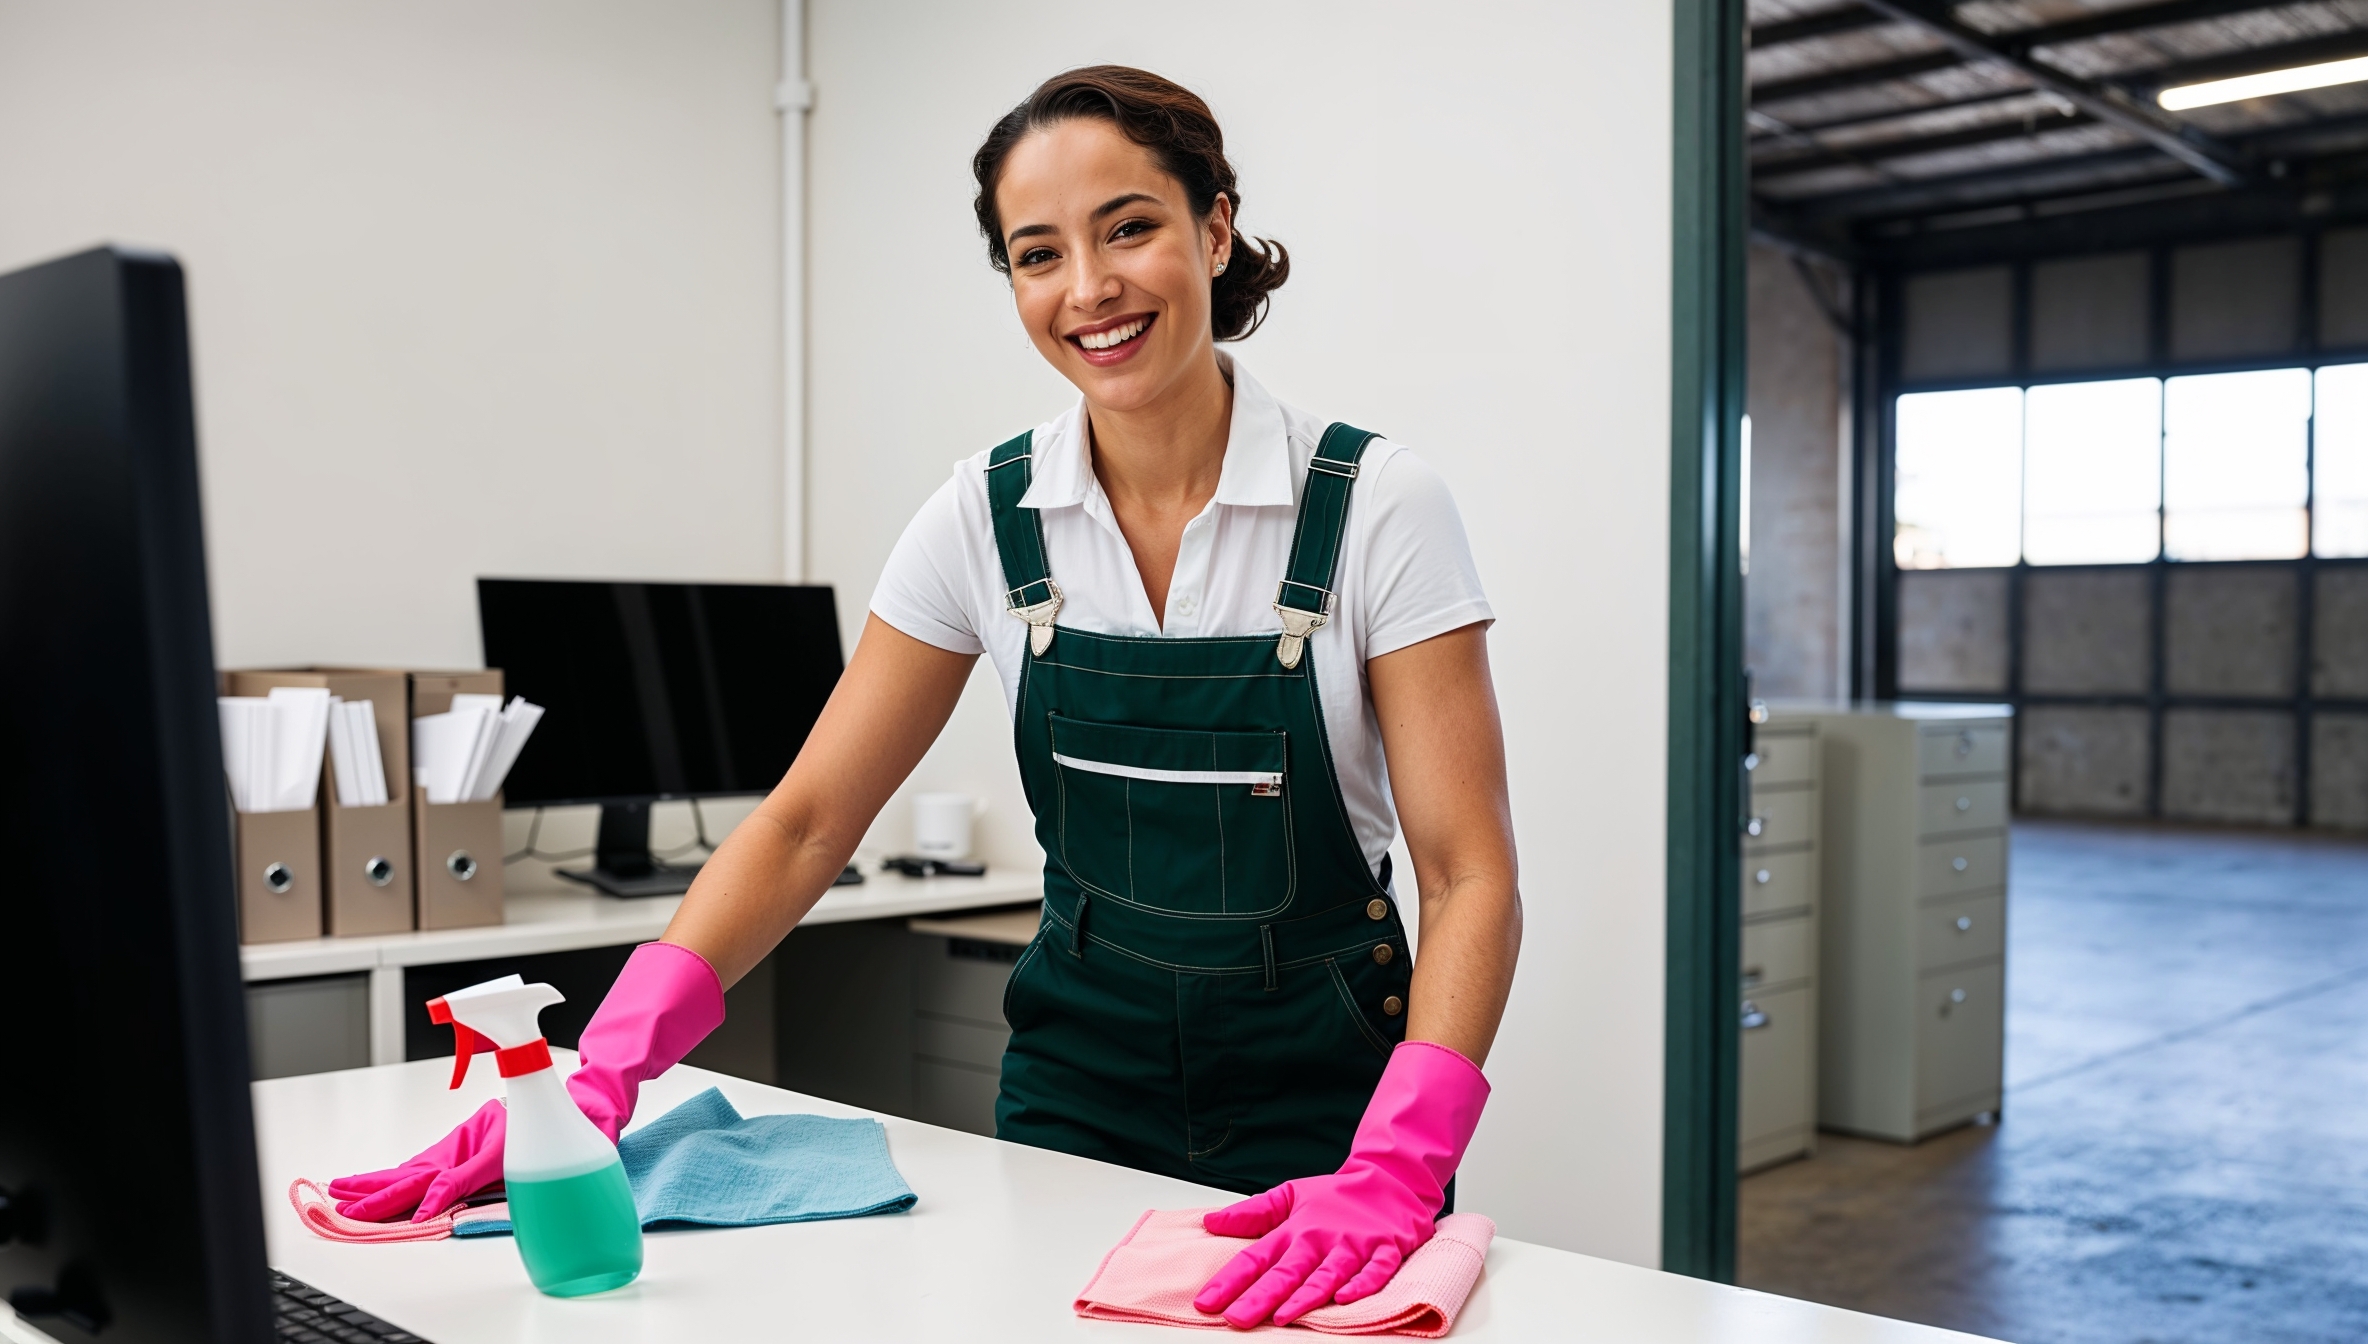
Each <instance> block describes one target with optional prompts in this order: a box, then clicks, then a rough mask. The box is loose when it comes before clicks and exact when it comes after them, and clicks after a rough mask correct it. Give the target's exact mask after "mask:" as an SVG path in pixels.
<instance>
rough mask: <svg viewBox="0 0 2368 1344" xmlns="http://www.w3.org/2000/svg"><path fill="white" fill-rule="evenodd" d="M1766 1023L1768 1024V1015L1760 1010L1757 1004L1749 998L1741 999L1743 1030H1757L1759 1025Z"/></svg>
mask: <svg viewBox="0 0 2368 1344" xmlns="http://www.w3.org/2000/svg"><path fill="white" fill-rule="evenodd" d="M1766 1025H1768V1015H1767V1014H1766V1013H1764V1012H1762V1011H1760V1006H1759V1005H1758V1004H1756V1003H1753V1002H1752V1001H1751V1000H1749V999H1745V1000H1744V1001H1743V1029H1744V1030H1745V1031H1758V1030H1759V1029H1760V1028H1761V1027H1764V1026H1766Z"/></svg>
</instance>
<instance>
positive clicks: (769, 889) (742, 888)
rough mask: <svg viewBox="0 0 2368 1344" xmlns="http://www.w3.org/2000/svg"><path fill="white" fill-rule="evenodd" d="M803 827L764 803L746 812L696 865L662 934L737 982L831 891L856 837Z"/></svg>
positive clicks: (725, 978)
mask: <svg viewBox="0 0 2368 1344" xmlns="http://www.w3.org/2000/svg"><path fill="white" fill-rule="evenodd" d="M801 829H802V828H799V827H797V826H795V824H794V823H792V822H789V821H785V820H784V819H782V818H780V817H778V816H775V815H773V814H772V812H770V811H769V810H767V809H764V808H760V809H758V810H757V811H756V812H754V813H751V814H750V815H749V818H748V820H747V821H745V822H743V823H741V825H740V827H739V829H737V830H735V831H733V832H732V835H731V838H730V839H728V840H726V841H724V843H723V846H722V847H721V848H719V849H718V850H716V852H715V857H713V858H711V859H709V860H708V861H707V863H706V865H705V866H704V867H702V868H701V869H700V870H699V877H698V880H697V882H695V883H694V884H693V885H692V887H691V894H690V895H689V896H688V897H686V898H685V899H684V900H683V903H682V908H681V909H680V910H677V911H676V912H675V914H674V919H673V920H672V921H671V922H669V923H668V924H667V926H666V935H665V939H666V941H667V942H670V943H679V944H681V945H682V946H684V947H687V948H689V949H691V950H692V951H693V952H696V953H698V954H699V955H700V956H702V957H705V958H707V962H708V964H709V965H711V966H713V967H715V972H716V974H717V975H718V976H721V977H722V978H723V982H724V984H725V985H726V986H727V987H728V986H730V985H733V984H736V983H738V982H739V980H740V977H741V976H744V975H746V974H748V972H749V971H750V970H751V969H753V968H754V967H755V966H756V964H757V963H758V962H760V961H763V960H764V959H765V955H766V954H767V953H769V952H771V951H772V950H773V948H774V946H775V945H776V944H778V943H779V942H780V941H781V940H782V938H783V937H785V936H786V935H787V934H788V933H789V931H790V930H791V929H793V928H795V927H797V923H798V921H799V920H802V919H804V918H805V917H806V912H807V911H809V910H812V909H813V908H814V903H815V902H816V901H819V900H821V899H822V897H823V894H824V893H825V892H828V891H829V890H830V886H831V883H832V882H833V881H834V880H836V879H837V877H838V875H839V872H840V870H841V869H843V868H845V867H846V865H847V860H848V858H849V857H850V856H852V855H853V854H854V852H855V845H856V841H857V840H858V839H860V838H861V833H860V832H858V833H857V834H855V835H853V836H846V835H839V836H830V835H816V834H813V833H812V832H811V831H805V832H804V833H801Z"/></svg>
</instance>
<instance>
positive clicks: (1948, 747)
mask: <svg viewBox="0 0 2368 1344" xmlns="http://www.w3.org/2000/svg"><path fill="white" fill-rule="evenodd" d="M1916 773H1917V774H1918V775H1919V776H1921V777H1922V778H1925V779H1937V778H1941V777H1944V776H1950V775H2003V774H2005V773H2006V725H2005V724H2003V723H1994V724H1982V725H1978V726H1974V727H1966V728H1926V729H1924V730H1923V731H1922V732H1920V733H1918V734H1916Z"/></svg>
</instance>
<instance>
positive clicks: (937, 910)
mask: <svg viewBox="0 0 2368 1344" xmlns="http://www.w3.org/2000/svg"><path fill="white" fill-rule="evenodd" d="M871 866H872V865H869V864H866V865H865V867H866V868H867V869H868V868H870V867H871ZM867 878H868V880H866V881H865V882H864V883H863V884H862V885H860V886H853V887H833V888H831V889H830V890H829V891H828V892H827V893H825V894H824V895H823V898H822V900H821V901H820V902H819V903H817V904H816V905H815V907H814V908H813V910H811V911H809V912H808V913H807V915H806V918H805V919H804V920H803V921H801V922H802V923H805V924H836V923H843V922H845V921H848V920H857V919H902V918H905V917H907V916H911V915H935V914H944V913H947V912H949V911H955V910H978V909H983V908H986V907H989V906H997V905H1013V904H1017V903H1019V902H1022V901H1033V900H1038V899H1040V898H1041V897H1042V896H1043V894H1044V879H1043V876H1042V875H1041V874H1039V873H1037V872H1034V871H1032V870H1028V869H1010V870H997V871H994V872H990V873H988V874H987V875H986V876H985V877H902V876H899V875H897V874H894V873H868V874H867ZM681 904H682V897H680V896H645V897H640V898H638V899H634V900H620V899H618V898H616V897H613V896H603V895H600V894H599V893H597V892H594V891H591V890H589V889H587V888H583V887H572V888H570V889H567V890H560V891H513V892H511V893H509V895H508V897H507V898H506V899H505V900H504V901H503V910H504V916H505V917H504V920H503V922H502V923H500V924H489V925H486V926H485V927H483V928H475V929H434V930H429V931H425V932H414V933H387V934H376V935H371V936H367V937H360V938H307V939H303V940H300V941H296V942H287V943H250V944H248V945H246V946H244V947H241V948H240V949H239V969H240V972H241V974H242V975H243V976H244V978H245V979H247V980H249V981H256V980H285V979H290V978H293V977H295V976H302V975H338V974H343V973H347V972H352V971H367V970H371V969H374V968H376V967H380V966H427V965H434V964H437V963H441V962H452V961H479V960H483V959H484V958H487V957H501V956H531V955H534V954H537V953H542V952H571V951H574V950H576V949H577V948H584V947H617V946H621V945H623V944H626V943H646V942H648V941H649V940H651V939H653V938H655V937H657V936H658V935H659V934H661V933H663V932H665V931H666V923H667V921H668V920H671V919H673V918H674V912H675V909H676V908H677V907H679V906H680V905H681Z"/></svg>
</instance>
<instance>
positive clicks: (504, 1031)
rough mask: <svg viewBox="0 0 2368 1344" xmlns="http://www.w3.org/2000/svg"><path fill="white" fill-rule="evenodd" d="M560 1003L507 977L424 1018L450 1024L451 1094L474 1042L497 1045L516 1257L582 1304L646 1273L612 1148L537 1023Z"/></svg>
mask: <svg viewBox="0 0 2368 1344" xmlns="http://www.w3.org/2000/svg"><path fill="white" fill-rule="evenodd" d="M560 1002H564V996H562V995H561V994H560V992H559V991H558V990H556V989H553V988H552V987H551V986H549V985H530V984H527V983H526V982H525V981H523V980H521V979H519V978H518V977H517V976H515V975H506V976H503V977H502V978H501V979H499V980H488V981H486V982H485V983H484V984H481V985H471V986H470V987H468V988H467V989H462V990H455V991H453V992H452V993H450V994H447V995H445V996H444V997H443V998H441V999H435V1000H432V1001H430V1002H429V1004H428V1016H429V1018H431V1019H432V1020H434V1021H436V1022H439V1023H444V1022H449V1023H451V1024H452V1030H453V1036H454V1038H455V1043H456V1046H457V1049H456V1050H455V1051H454V1054H453V1064H452V1085H453V1086H454V1087H459V1086H460V1085H461V1080H462V1079H463V1078H466V1077H467V1076H468V1071H469V1060H470V1058H471V1056H473V1055H474V1054H475V1053H476V1051H477V1050H478V1049H479V1045H478V1042H477V1040H476V1039H475V1038H477V1037H483V1038H485V1039H486V1040H488V1041H490V1042H491V1043H492V1044H493V1046H494V1055H493V1059H494V1063H495V1064H496V1065H498V1066H499V1067H500V1069H501V1074H502V1082H503V1085H504V1086H505V1087H506V1088H507V1090H508V1092H509V1111H510V1114H509V1123H508V1133H507V1137H506V1138H505V1139H504V1141H503V1142H504V1147H503V1150H502V1181H503V1184H504V1185H505V1186H506V1187H507V1189H508V1191H509V1201H510V1225H511V1227H512V1229H513V1230H514V1232H515V1234H516V1240H517V1242H518V1256H519V1258H520V1259H522V1260H524V1261H525V1262H526V1273H527V1277H529V1278H531V1279H533V1280H534V1286H535V1287H537V1288H539V1289H541V1290H542V1291H544V1292H546V1293H549V1294H550V1295H551V1296H553V1297H581V1296H583V1295H584V1294H586V1293H597V1292H601V1291H604V1290H606V1289H609V1288H621V1287H623V1286H624V1285H626V1284H628V1283H631V1282H632V1281H633V1279H634V1277H635V1276H636V1275H638V1274H640V1273H641V1215H640V1214H638V1213H636V1212H635V1211H634V1208H633V1188H632V1186H630V1185H629V1184H627V1183H626V1180H625V1164H624V1163H623V1162H622V1161H620V1160H618V1158H617V1149H616V1145H614V1144H612V1143H610V1142H609V1140H608V1136H607V1135H605V1134H603V1133H601V1132H600V1129H599V1127H598V1126H596V1125H594V1124H593V1123H592V1122H591V1121H590V1120H587V1119H585V1118H584V1113H583V1112H582V1111H580V1110H577V1109H576V1103H575V1099H574V1098H573V1097H570V1096H569V1095H568V1094H567V1088H566V1086H565V1085H564V1084H562V1083H561V1082H560V1079H559V1071H558V1070H556V1069H554V1068H552V1067H551V1047H550V1046H549V1044H547V1043H546V1042H545V1041H544V1040H543V1033H542V1028H541V1027H540V1026H539V1025H537V1023H536V1018H537V1017H538V1016H539V1015H540V1014H541V1013H542V1010H543V1009H545V1008H548V1007H550V1006H551V1005H552V1004H554V1003H560Z"/></svg>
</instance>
